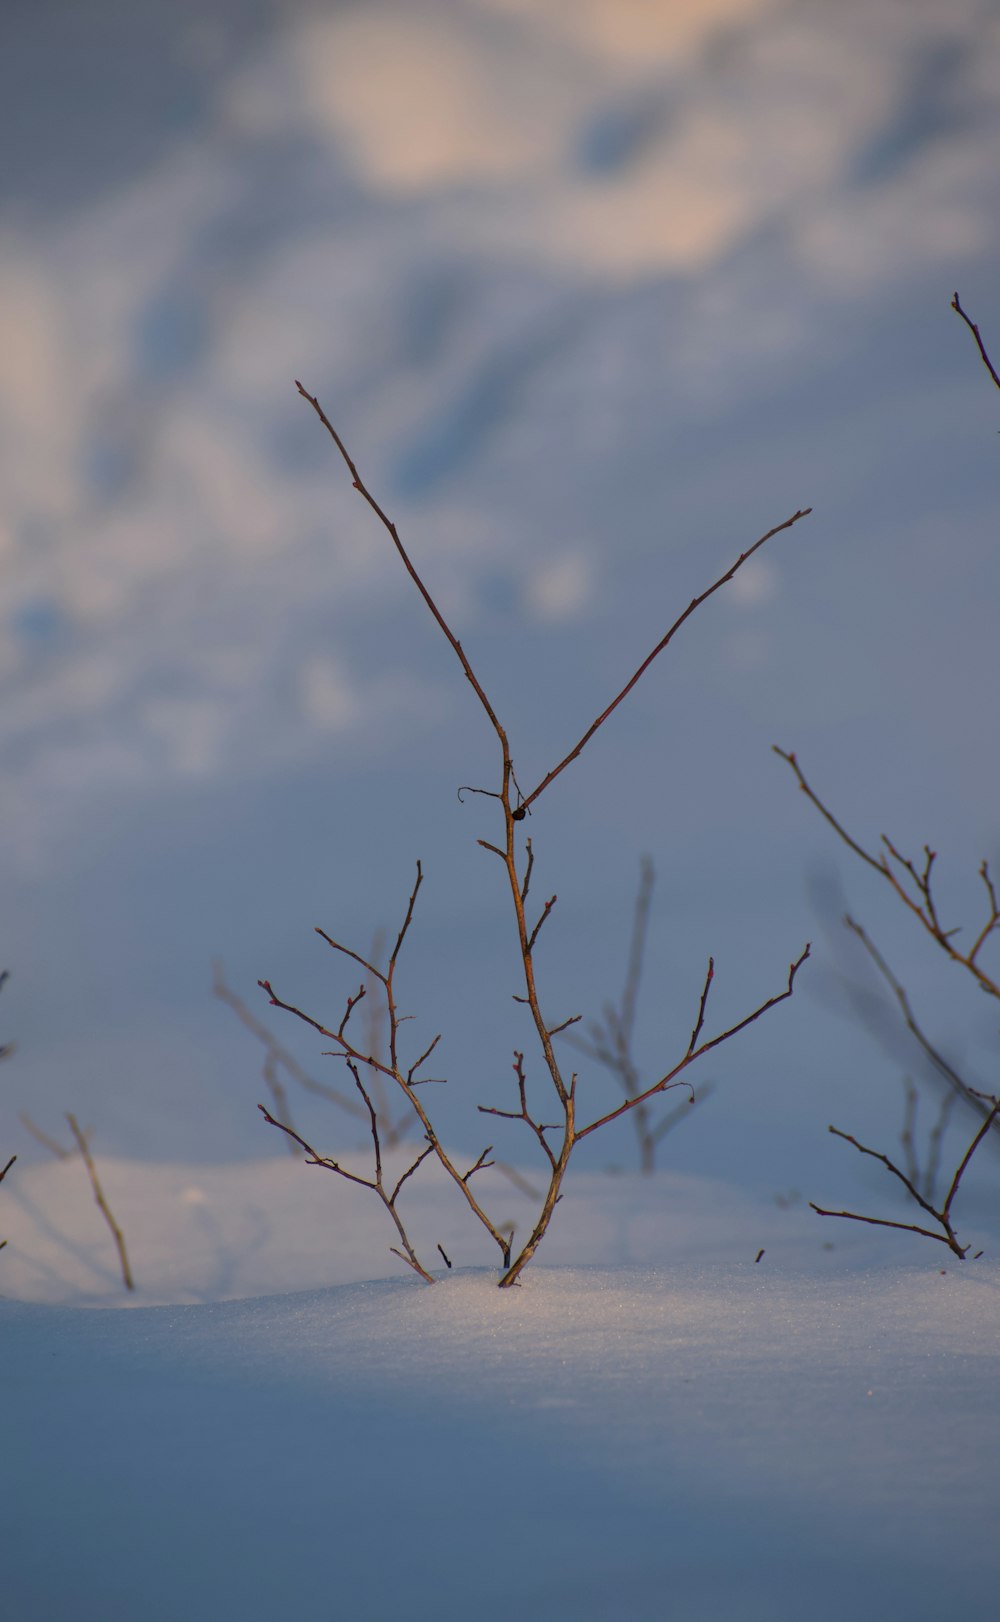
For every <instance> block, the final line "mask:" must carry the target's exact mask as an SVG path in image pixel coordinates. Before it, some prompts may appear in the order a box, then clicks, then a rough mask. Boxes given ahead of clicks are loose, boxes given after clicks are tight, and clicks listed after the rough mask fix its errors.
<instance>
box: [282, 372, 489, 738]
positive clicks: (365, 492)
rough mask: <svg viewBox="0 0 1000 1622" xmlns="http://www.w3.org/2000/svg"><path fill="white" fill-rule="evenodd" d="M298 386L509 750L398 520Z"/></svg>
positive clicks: (321, 412)
mask: <svg viewBox="0 0 1000 1622" xmlns="http://www.w3.org/2000/svg"><path fill="white" fill-rule="evenodd" d="M295 387H296V388H297V389H298V391H299V393H300V394H301V396H302V398H303V400H307V401H308V402H309V404H310V405H311V406H312V408H313V410H314V411H315V413H316V415H317V417H318V418H319V420H320V422H321V423H322V424H323V427H324V428H325V429H326V431H327V433H328V434H329V435H330V438H331V439H332V440H333V442H334V444H335V445H336V447H337V449H338V451H339V452H340V454H341V456H342V457H343V459H344V461H345V462H346V464H347V469H348V472H349V473H350V475H351V479H352V481H353V484H354V488H355V490H357V492H358V494H359V495H360V496H362V497H363V498H364V500H365V501H367V503H368V505H369V507H370V508H371V509H372V512H373V513H375V515H376V517H377V518H378V519H379V520H380V522H381V523H382V524H383V525H384V527H385V529H386V530H387V531H388V533H389V537H390V539H391V541H392V544H393V546H394V547H395V548H396V551H397V552H398V554H399V557H400V559H401V560H402V563H403V567H404V568H405V570H406V572H407V574H408V575H409V577H410V579H411V580H412V581H413V584H414V585H415V586H416V588H417V590H418V591H419V593H420V595H421V597H422V598H423V599H424V602H425V603H426V605H427V607H428V609H429V610H430V612H431V614H432V616H433V618H434V620H435V621H436V623H437V625H438V627H439V629H440V630H441V631H442V633H443V634H444V636H445V637H446V638H447V640H448V642H449V643H450V644H451V647H452V649H453V650H454V653H455V656H456V658H457V659H458V661H459V663H460V665H461V666H462V669H463V671H464V672H465V677H466V680H467V681H468V682H470V684H471V686H472V688H473V691H474V692H475V694H476V697H477V698H478V699H479V702H480V704H481V705H482V707H483V709H484V710H485V711H486V714H487V716H488V717H489V720H490V723H491V725H492V727H493V730H494V732H495V733H496V734H497V737H498V738H499V739H500V742H501V744H502V746H503V748H504V749H505V750H506V748H507V735H506V733H505V732H504V729H503V727H502V726H501V725H500V722H499V721H498V720H497V717H496V714H495V712H494V709H493V706H492V704H491V703H490V701H489V699H488V698H487V697H486V694H485V692H484V691H483V689H482V687H481V686H480V684H479V681H478V679H477V677H476V674H475V672H474V670H473V668H472V666H471V665H470V663H469V660H468V658H467V657H466V654H465V650H464V649H463V647H462V644H461V642H459V640H458V638H457V636H456V635H455V633H454V631H453V630H452V629H451V626H450V625H449V624H448V622H447V620H446V619H445V617H444V615H443V614H442V613H441V610H440V609H439V608H438V606H437V603H436V602H435V601H434V598H433V597H432V596H431V594H430V592H429V591H428V590H427V587H426V586H425V585H424V582H423V581H422V579H421V578H420V575H419V574H418V573H417V571H416V569H415V568H414V566H413V564H412V562H411V561H410V557H409V554H408V553H407V551H406V548H405V547H404V545H403V543H402V541H401V540H400V538H399V531H398V530H397V528H396V526H395V524H394V523H393V522H392V519H391V518H389V517H388V516H387V514H386V513H385V512H384V511H383V509H382V508H381V507H380V506H379V504H378V502H377V501H376V500H375V497H374V496H373V495H372V494H371V491H370V490H369V489H368V488H367V486H366V485H365V483H364V481H363V480H362V478H361V474H360V473H359V472H358V470H357V467H356V466H355V464H354V462H353V461H352V459H351V456H350V454H349V452H348V450H347V447H346V445H345V444H344V442H343V440H342V439H341V437H340V435H339V434H338V432H337V430H336V428H334V426H333V424H332V422H331V421H330V419H329V418H328V417H327V415H326V412H325V411H324V410H323V408H322V406H321V405H320V403H319V401H318V400H317V399H316V397H315V395H313V394H310V393H309V391H308V390H307V389H304V388H303V387H302V384H301V383H300V382H299V380H298V378H296V380H295Z"/></svg>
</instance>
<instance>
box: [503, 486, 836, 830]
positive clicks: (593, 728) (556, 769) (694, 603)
mask: <svg viewBox="0 0 1000 1622" xmlns="http://www.w3.org/2000/svg"><path fill="white" fill-rule="evenodd" d="M811 512H812V508H811V507H803V508H802V509H801V511H799V512H796V513H793V514H792V516H791V518H786V519H785V522H784V523H783V524H776V525H775V527H774V529H769V530H768V532H767V534H766V535H762V536H761V537H760V539H759V540H757V541H754V543H753V545H752V546H748V547H747V549H746V551H745V552H741V553H740V555H739V557H738V558H737V559H736V562H735V563H733V564H731V565H730V567H729V568H728V569H727V570H726V572H725V574H721V575H720V576H719V578H718V580H716V581H714V582H713V584H712V585H711V586H709V587H708V589H707V590H706V591H703V592H701V593H700V594H699V596H697V597H693V598H692V600H691V601H690V602H689V603H688V606H687V608H685V610H684V612H683V614H679V615H678V617H677V619H676V620H675V621H674V623H673V625H671V627H670V629H669V631H668V632H667V634H666V636H664V637H661V639H660V641H659V642H658V643H657V644H656V647H655V648H654V649H653V651H652V653H649V654H647V655H646V657H645V659H644V660H643V661H642V664H641V665H640V666H639V668H638V670H637V671H636V672H635V675H634V676H632V677H631V678H630V679H629V680H628V681H627V682H626V683H625V686H624V687H623V688H622V690H621V692H620V693H619V694H618V696H617V697H616V698H613V699H612V700H611V703H610V704H609V705H608V706H607V708H606V709H604V710H602V711H601V713H600V715H599V716H598V717H597V720H596V721H594V722H593V723H592V724H591V725H590V726H589V727H588V728H587V730H586V732H585V733H584V734H583V737H582V738H581V739H580V741H579V743H577V744H575V745H574V747H573V748H572V749H571V750H570V752H569V754H568V755H566V756H565V757H564V759H562V760H561V761H560V762H559V764H558V766H553V768H552V770H551V771H550V772H548V773H547V775H546V776H545V777H543V778H542V781H541V782H540V783H539V785H538V787H537V788H535V789H532V791H531V793H530V794H529V795H527V796H526V798H525V799H524V800H523V801H522V802H521V804H520V805H519V806H518V808H517V810H516V811H515V812H514V813H513V814H514V818H515V820H516V821H520V819H521V818H522V817H523V816H524V815H525V812H526V811H527V810H528V807H529V806H530V805H531V804H532V803H533V802H534V801H535V800H537V799H538V796H539V795H540V794H542V793H543V792H544V791H545V789H547V788H548V786H549V784H550V783H552V782H554V780H555V779H556V778H557V777H558V776H559V773H560V772H563V771H565V769H566V767H567V766H569V765H570V763H571V762H572V761H574V760H576V758H577V756H578V755H579V754H581V753H582V752H583V750H584V749H585V748H586V746H587V744H588V743H589V742H590V740H591V738H592V737H593V736H594V733H595V732H597V731H598V729H599V728H600V727H602V726H603V725H604V723H605V721H606V720H607V719H608V717H609V716H610V715H611V714H612V713H613V712H614V711H615V710H616V709H617V708H618V706H619V704H620V703H621V702H622V700H623V699H625V698H627V697H628V695H629V693H630V692H631V691H632V689H633V687H634V686H635V684H636V682H638V681H639V680H640V679H641V678H642V677H643V676H644V675H645V673H646V671H647V670H648V669H649V667H650V665H651V664H652V663H653V660H654V659H656V658H658V656H659V655H660V654H661V653H662V652H663V650H664V648H666V647H667V646H668V645H669V644H670V642H671V641H672V640H673V638H674V636H675V635H676V634H677V632H678V631H679V630H680V628H681V626H682V625H683V624H684V622H685V620H687V619H688V618H689V617H690V616H691V615H692V614H693V613H694V612H695V610H696V609H697V608H700V607H701V605H702V603H704V602H707V600H708V598H709V597H711V596H712V594H713V593H714V592H716V591H718V590H719V588H720V587H721V586H724V585H726V584H727V583H728V582H729V581H730V580H732V578H733V576H734V575H735V573H736V572H737V570H738V569H741V568H742V567H743V565H744V563H746V562H747V560H748V559H749V558H752V557H753V555H754V553H755V552H757V551H759V549H760V548H761V547H762V546H763V545H764V543H765V542H766V541H769V540H771V539H772V538H773V537H774V536H775V535H780V534H781V532H782V530H785V529H791V527H792V525H793V524H797V523H798V521H799V519H800V518H806V517H808V515H809V514H810V513H811Z"/></svg>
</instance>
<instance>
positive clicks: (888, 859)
mask: <svg viewBox="0 0 1000 1622" xmlns="http://www.w3.org/2000/svg"><path fill="white" fill-rule="evenodd" d="M772 747H773V749H774V753H775V754H776V755H780V757H781V759H782V760H784V761H786V762H787V764H788V765H789V766H790V767H791V769H792V771H793V772H794V774H795V777H796V779H797V781H798V785H799V788H800V789H801V790H802V792H803V794H805V796H806V797H807V799H809V800H810V801H811V802H812V804H813V805H814V806H815V807H816V809H817V811H818V812H819V813H820V815H821V816H822V817H823V818H824V820H825V821H826V822H828V823H829V825H830V827H831V828H832V829H833V830H834V832H835V833H836V834H837V835H838V837H839V838H840V839H842V840H843V842H844V844H845V845H846V846H847V847H848V849H849V850H852V851H853V852H854V854H855V856H858V857H859V858H860V859H861V861H863V862H864V863H865V865H866V866H867V867H870V868H871V869H872V870H873V871H874V872H876V873H878V874H879V875H880V876H881V877H882V878H883V879H885V881H886V882H887V883H888V884H889V885H890V886H891V888H892V889H893V891H894V892H895V894H896V895H897V896H898V897H899V899H900V901H902V903H903V905H904V906H905V907H906V909H907V910H908V912H910V913H911V914H912V916H913V917H914V918H916V919H918V920H919V922H920V923H921V925H922V926H923V928H924V929H925V930H926V931H927V933H928V935H929V936H930V937H931V939H932V940H934V941H936V942H937V944H938V946H939V947H940V948H941V950H942V951H943V952H945V953H946V954H947V956H948V957H949V958H950V959H951V961H952V962H953V963H958V964H961V966H962V968H964V969H967V970H968V972H969V973H970V974H971V975H972V976H973V978H974V979H975V980H976V982H977V984H978V985H979V986H980V988H981V989H982V990H983V991H985V992H987V993H988V995H989V996H991V997H997V998H1000V982H998V981H997V980H995V979H994V978H993V977H992V976H991V975H989V974H987V973H986V971H985V970H984V969H983V968H982V967H981V966H980V964H979V962H978V961H977V959H978V956H979V953H980V951H981V949H982V947H983V946H984V945H985V943H986V941H987V940H988V939H989V938H990V936H991V935H992V934H993V933H994V931H996V930H998V929H1000V907H998V905H997V895H996V890H995V887H994V885H993V881H992V879H991V877H990V871H989V866H988V864H987V863H986V862H985V861H984V862H982V863H981V865H980V868H979V875H980V877H981V878H982V880H983V885H984V887H985V889H986V894H987V898H988V912H987V917H986V921H985V923H984V924H983V926H982V928H981V929H980V931H979V933H978V935H977V936H976V938H975V940H974V942H973V943H972V946H971V947H970V948H969V950H968V951H967V952H960V951H959V950H958V948H957V947H956V946H955V945H954V944H953V939H954V936H955V935H956V934H957V933H958V931H957V930H956V929H945V928H944V927H943V926H942V924H941V920H940V917H939V914H938V907H937V900H936V897H935V895H934V889H933V868H934V863H935V860H936V858H937V852H936V851H933V850H931V848H930V846H929V845H925V846H924V853H923V861H922V863H920V865H919V866H918V865H917V863H916V862H914V861H913V860H912V859H911V858H910V857H908V856H904V855H903V854H902V853H901V852H900V851H899V850H898V849H897V847H896V846H895V845H894V844H893V842H892V840H891V839H889V838H888V836H887V835H886V834H883V835H882V845H883V849H882V851H881V852H880V853H879V855H878V856H877V857H876V856H873V855H872V854H871V852H870V851H867V850H865V848H864V846H863V845H861V844H859V843H858V841H857V840H856V839H855V838H853V836H852V835H851V834H849V833H848V832H847V829H846V828H845V827H844V826H843V824H842V823H841V822H840V821H838V819H837V817H835V816H834V814H833V812H832V811H831V810H830V809H829V807H828V806H827V805H826V804H825V803H824V801H823V800H821V799H820V797H819V795H818V794H817V793H816V792H815V790H814V789H813V788H812V786H811V784H810V783H809V782H808V780H807V778H806V776H805V773H804V772H803V771H802V768H801V766H800V765H799V763H798V760H797V758H796V756H795V755H794V754H793V753H790V752H789V751H787V750H785V749H779V747H778V745H777V744H774V745H773V746H772Z"/></svg>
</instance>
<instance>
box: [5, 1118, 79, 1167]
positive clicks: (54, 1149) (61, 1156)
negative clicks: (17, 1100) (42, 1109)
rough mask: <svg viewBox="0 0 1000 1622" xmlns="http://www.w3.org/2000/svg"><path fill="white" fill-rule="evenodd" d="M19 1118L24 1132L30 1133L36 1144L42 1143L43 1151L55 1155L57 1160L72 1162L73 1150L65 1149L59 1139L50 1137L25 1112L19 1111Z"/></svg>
mask: <svg viewBox="0 0 1000 1622" xmlns="http://www.w3.org/2000/svg"><path fill="white" fill-rule="evenodd" d="M17 1118H18V1120H19V1121H20V1123H21V1125H22V1126H23V1127H24V1130H25V1131H26V1132H29V1133H30V1134H31V1136H32V1137H33V1138H34V1140H35V1142H36V1143H40V1144H41V1146H42V1148H43V1149H47V1150H48V1151H49V1154H50V1155H55V1157H56V1159H57V1160H72V1158H73V1150H72V1149H67V1148H65V1147H64V1146H63V1144H61V1143H60V1142H59V1140H58V1138H53V1137H50V1135H49V1133H48V1132H43V1131H42V1128H41V1127H40V1126H39V1125H38V1123H37V1122H36V1121H33V1120H32V1118H31V1116H30V1115H26V1114H25V1112H24V1110H19V1111H18V1117H17Z"/></svg>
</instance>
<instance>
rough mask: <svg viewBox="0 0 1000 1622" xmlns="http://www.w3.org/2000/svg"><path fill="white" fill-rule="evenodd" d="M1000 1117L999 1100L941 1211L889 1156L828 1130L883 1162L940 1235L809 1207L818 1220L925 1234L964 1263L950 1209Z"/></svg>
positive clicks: (965, 1248)
mask: <svg viewBox="0 0 1000 1622" xmlns="http://www.w3.org/2000/svg"><path fill="white" fill-rule="evenodd" d="M998 1116H1000V1098H996V1099H994V1100H993V1107H992V1109H991V1110H990V1112H989V1114H988V1115H987V1117H986V1119H985V1120H984V1121H983V1122H982V1123H981V1125H980V1127H979V1130H978V1131H977V1133H976V1135H975V1137H974V1138H973V1139H972V1142H971V1143H970V1144H969V1146H968V1148H967V1149H966V1151H965V1153H964V1155H963V1156H962V1158H961V1160H960V1162H959V1164H958V1167H957V1168H956V1171H955V1175H954V1176H953V1178H952V1180H951V1185H950V1187H949V1189H948V1193H947V1196H946V1198H945V1200H944V1203H943V1204H942V1205H941V1206H940V1207H938V1206H935V1205H934V1204H933V1203H932V1202H931V1200H928V1199H925V1198H924V1196H923V1195H922V1194H921V1192H920V1190H919V1188H918V1187H917V1186H916V1183H915V1182H914V1181H913V1179H912V1178H910V1177H908V1176H907V1174H906V1173H905V1172H904V1171H901V1170H900V1168H899V1167H898V1166H897V1165H896V1164H895V1162H894V1161H892V1160H890V1159H889V1156H888V1155H884V1154H882V1153H881V1152H880V1151H879V1150H878V1149H869V1148H868V1147H867V1146H866V1145H865V1144H863V1143H859V1142H858V1140H857V1138H854V1137H852V1136H851V1134H850V1133H849V1132H841V1131H840V1130H839V1129H838V1128H837V1127H835V1126H831V1127H829V1128H828V1129H827V1130H828V1131H830V1132H832V1133H833V1136H834V1137H835V1138H843V1139H844V1142H845V1143H851V1144H853V1145H854V1147H855V1149H857V1150H858V1152H859V1153H860V1154H863V1155H869V1156H870V1157H871V1159H872V1160H879V1161H881V1163H882V1165H883V1166H885V1167H886V1169H887V1170H888V1171H890V1172H891V1173H892V1175H893V1176H894V1177H897V1178H898V1179H899V1181H900V1182H901V1183H902V1184H903V1187H904V1188H905V1189H906V1191H907V1193H908V1194H909V1196H910V1198H911V1199H912V1200H914V1201H915V1203H916V1204H917V1205H919V1207H920V1209H921V1210H922V1211H926V1213H927V1215H928V1216H930V1217H932V1218H933V1220H934V1221H935V1222H937V1223H938V1224H939V1225H940V1227H941V1229H942V1231H941V1233H935V1231H934V1230H933V1228H924V1227H921V1226H920V1225H919V1224H918V1223H914V1222H890V1221H889V1220H888V1219H887V1218H885V1217H873V1216H863V1215H862V1214H861V1213H860V1212H858V1211H830V1210H827V1209H826V1208H825V1207H823V1206H821V1205H816V1204H814V1202H813V1201H812V1200H810V1201H809V1204H810V1207H811V1208H812V1210H814V1211H815V1212H816V1214H817V1216H831V1217H844V1218H846V1219H847V1220H848V1221H849V1222H867V1223H868V1224H869V1225H870V1226H872V1227H875V1228H900V1229H902V1230H903V1231H904V1232H906V1233H919V1234H922V1235H923V1237H924V1238H925V1239H937V1240H939V1241H940V1242H941V1244H943V1245H947V1246H948V1249H949V1250H950V1251H952V1252H953V1253H954V1255H956V1256H957V1257H958V1259H959V1261H964V1260H965V1257H966V1255H967V1254H968V1251H969V1246H968V1245H960V1244H959V1242H958V1236H957V1234H956V1232H955V1228H954V1225H953V1223H952V1220H951V1208H952V1205H953V1204H954V1201H955V1196H956V1194H957V1193H958V1190H959V1185H960V1184H961V1181H962V1178H963V1177H964V1175H965V1172H966V1170H967V1168H968V1165H969V1162H970V1161H971V1159H972V1157H973V1155H974V1154H975V1152H976V1150H977V1149H978V1148H979V1145H980V1144H981V1143H982V1141H983V1139H984V1138H985V1136H986V1134H987V1132H988V1131H989V1129H990V1127H991V1126H992V1125H993V1123H994V1121H995V1120H996V1119H997V1117H998Z"/></svg>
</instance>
